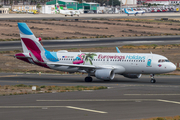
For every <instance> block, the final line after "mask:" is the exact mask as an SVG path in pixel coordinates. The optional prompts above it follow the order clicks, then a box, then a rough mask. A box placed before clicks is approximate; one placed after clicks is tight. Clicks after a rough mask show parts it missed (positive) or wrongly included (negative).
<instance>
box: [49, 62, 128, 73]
mask: <svg viewBox="0 0 180 120" xmlns="http://www.w3.org/2000/svg"><path fill="white" fill-rule="evenodd" d="M46 64H47V65H55V66H69V67H78V68H81V69H113V70H115V73H123V72H124V71H125V69H124V67H122V66H119V65H118V66H117V65H101V66H95V65H82V64H67V63H54V62H47V63H46Z"/></svg>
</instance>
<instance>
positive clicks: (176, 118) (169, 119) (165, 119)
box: [138, 116, 180, 120]
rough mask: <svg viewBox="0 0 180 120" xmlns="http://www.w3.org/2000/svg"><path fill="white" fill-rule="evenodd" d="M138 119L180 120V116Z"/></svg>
mask: <svg viewBox="0 0 180 120" xmlns="http://www.w3.org/2000/svg"><path fill="white" fill-rule="evenodd" d="M138 120H180V116H173V117H154V118H147V119H138Z"/></svg>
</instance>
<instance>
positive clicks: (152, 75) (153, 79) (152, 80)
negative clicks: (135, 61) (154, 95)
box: [150, 74, 156, 83]
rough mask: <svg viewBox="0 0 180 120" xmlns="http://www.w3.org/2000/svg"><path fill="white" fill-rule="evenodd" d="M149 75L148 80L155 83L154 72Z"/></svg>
mask: <svg viewBox="0 0 180 120" xmlns="http://www.w3.org/2000/svg"><path fill="white" fill-rule="evenodd" d="M150 77H151V80H150V82H151V83H155V82H156V80H155V78H154V74H150Z"/></svg>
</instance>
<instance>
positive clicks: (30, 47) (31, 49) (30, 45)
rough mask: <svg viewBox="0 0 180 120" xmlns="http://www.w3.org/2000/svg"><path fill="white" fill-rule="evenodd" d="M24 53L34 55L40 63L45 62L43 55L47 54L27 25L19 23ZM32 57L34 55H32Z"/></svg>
mask: <svg viewBox="0 0 180 120" xmlns="http://www.w3.org/2000/svg"><path fill="white" fill-rule="evenodd" d="M18 28H19V32H20V37H21V43H22V47H23V52H24V53H29V54H33V55H34V56H35V57H36V58H37V60H38V61H40V62H44V61H43V58H42V57H41V53H42V52H45V50H44V48H43V46H42V45H41V43H40V42H39V41H38V40H37V38H36V37H35V36H34V34H33V33H32V31H31V30H30V29H29V27H28V26H27V24H26V23H18ZM31 56H32V55H31Z"/></svg>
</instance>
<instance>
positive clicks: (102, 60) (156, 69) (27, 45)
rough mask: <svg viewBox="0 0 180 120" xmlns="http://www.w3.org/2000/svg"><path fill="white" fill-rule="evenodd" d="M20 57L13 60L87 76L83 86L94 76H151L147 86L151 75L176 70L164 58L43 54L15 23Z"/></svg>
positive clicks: (25, 28) (24, 27)
mask: <svg viewBox="0 0 180 120" xmlns="http://www.w3.org/2000/svg"><path fill="white" fill-rule="evenodd" d="M18 27H19V30H20V37H21V43H22V48H23V53H18V54H15V58H17V59H20V60H23V61H25V62H28V63H32V64H35V65H39V66H42V67H45V68H49V69H54V70H58V71H66V72H70V73H73V72H82V73H88V76H87V77H86V78H85V81H86V82H91V81H92V77H91V76H95V77H96V78H98V79H101V80H106V81H109V80H113V79H114V77H115V75H123V76H124V77H127V78H140V77H141V74H143V73H145V74H151V81H150V82H151V83H155V82H156V80H155V79H154V74H159V73H167V72H172V71H174V70H175V69H176V66H175V65H174V64H173V63H171V62H170V61H169V60H168V59H167V58H166V57H164V56H162V55H157V54H144V53H121V52H120V51H119V50H118V53H100V52H97V53H94V52H68V51H66V50H60V51H58V52H50V51H47V50H46V49H45V48H43V46H42V45H41V43H40V41H39V39H38V38H36V37H35V36H34V34H33V33H32V31H31V30H30V29H29V27H28V26H27V25H26V23H18Z"/></svg>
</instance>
